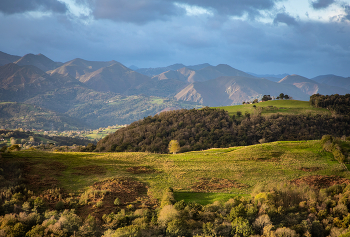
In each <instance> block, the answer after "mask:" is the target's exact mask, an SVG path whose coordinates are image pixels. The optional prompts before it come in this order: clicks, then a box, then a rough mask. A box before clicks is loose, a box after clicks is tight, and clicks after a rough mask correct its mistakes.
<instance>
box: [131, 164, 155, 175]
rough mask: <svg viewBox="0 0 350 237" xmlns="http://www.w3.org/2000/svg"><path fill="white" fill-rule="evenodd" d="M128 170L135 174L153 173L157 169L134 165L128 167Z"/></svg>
mask: <svg viewBox="0 0 350 237" xmlns="http://www.w3.org/2000/svg"><path fill="white" fill-rule="evenodd" d="M126 171H128V172H129V173H133V174H151V173H155V172H156V170H154V169H152V168H149V167H146V166H133V167H129V168H127V169H126Z"/></svg>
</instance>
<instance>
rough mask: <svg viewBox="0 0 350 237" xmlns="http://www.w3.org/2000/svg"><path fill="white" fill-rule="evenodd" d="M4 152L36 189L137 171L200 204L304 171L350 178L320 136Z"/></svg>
mask: <svg viewBox="0 0 350 237" xmlns="http://www.w3.org/2000/svg"><path fill="white" fill-rule="evenodd" d="M3 156H4V158H5V159H6V158H7V159H12V161H16V160H18V161H21V162H24V163H25V164H26V167H27V168H26V171H27V178H28V179H29V186H30V187H29V188H31V190H36V189H37V190H40V189H41V188H47V187H48V186H50V185H56V186H57V187H60V188H63V189H64V190H65V191H66V192H68V193H79V192H83V191H88V190H89V188H90V187H91V186H92V185H93V184H94V183H95V182H98V181H102V180H106V179H110V178H120V177H132V178H134V179H136V180H138V181H141V182H143V183H146V184H147V186H148V195H149V196H152V197H154V198H158V199H160V198H161V197H162V193H163V191H164V190H165V189H166V188H167V187H172V188H173V190H174V194H175V198H176V199H177V200H185V201H195V202H198V203H201V204H208V203H212V202H214V201H226V200H228V199H230V198H232V197H234V196H248V195H250V193H251V192H252V191H253V190H254V189H256V188H259V187H261V186H269V185H280V184H282V185H283V184H288V183H289V181H291V180H294V179H297V178H301V177H304V176H311V175H338V176H341V177H345V178H350V173H349V171H347V170H344V168H343V166H342V165H341V164H339V163H338V162H337V161H336V160H335V159H334V158H333V155H332V153H329V152H325V151H324V150H323V149H322V147H321V145H320V142H319V141H297V142H280V141H279V142H273V143H265V144H262V145H260V144H259V145H252V146H242V147H232V148H222V149H218V148H216V149H209V150H204V151H196V152H187V153H182V154H176V155H173V154H152V153H141V152H140V153H129V152H120V153H78V152H77V153H74V152H42V151H20V152H11V153H7V154H3ZM40 182H41V183H40ZM45 185H46V186H45Z"/></svg>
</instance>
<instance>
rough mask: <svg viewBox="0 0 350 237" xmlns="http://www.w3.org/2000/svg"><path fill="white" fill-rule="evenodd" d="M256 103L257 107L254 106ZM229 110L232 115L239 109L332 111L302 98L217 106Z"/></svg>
mask: <svg viewBox="0 0 350 237" xmlns="http://www.w3.org/2000/svg"><path fill="white" fill-rule="evenodd" d="M254 105H255V106H256V107H254ZM215 108H221V109H224V110H226V111H228V112H229V114H230V115H233V114H234V115H236V114H237V112H238V111H240V112H242V114H244V113H245V112H248V113H251V114H254V113H259V112H261V114H262V115H269V114H273V113H281V114H330V113H331V112H330V111H329V110H327V109H323V108H314V107H312V106H311V105H310V103H309V102H308V101H301V100H273V101H266V102H261V103H255V104H245V105H234V106H223V107H215Z"/></svg>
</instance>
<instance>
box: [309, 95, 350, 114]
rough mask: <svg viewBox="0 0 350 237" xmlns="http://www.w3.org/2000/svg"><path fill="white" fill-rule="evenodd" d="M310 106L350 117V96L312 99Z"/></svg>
mask: <svg viewBox="0 0 350 237" xmlns="http://www.w3.org/2000/svg"><path fill="white" fill-rule="evenodd" d="M310 104H311V105H312V106H315V107H318V108H327V109H329V110H331V111H334V112H336V113H338V114H347V115H350V94H346V95H338V94H335V95H320V94H314V95H312V96H311V97H310Z"/></svg>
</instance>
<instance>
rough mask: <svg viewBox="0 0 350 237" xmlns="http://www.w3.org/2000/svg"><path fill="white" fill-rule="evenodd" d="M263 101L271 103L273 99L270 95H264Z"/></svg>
mask: <svg viewBox="0 0 350 237" xmlns="http://www.w3.org/2000/svg"><path fill="white" fill-rule="evenodd" d="M261 100H262V101H269V100H272V98H271V96H270V95H264V96H263V97H262V99H261Z"/></svg>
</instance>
